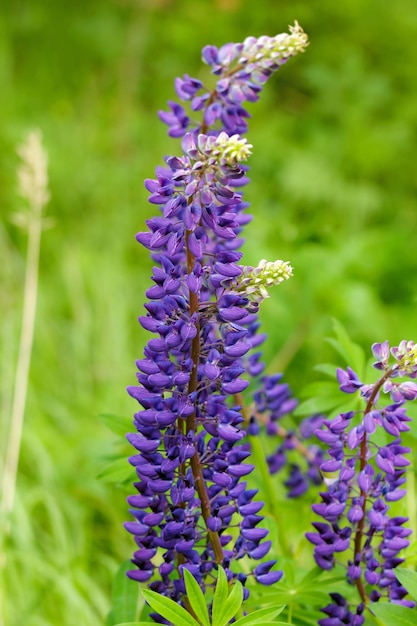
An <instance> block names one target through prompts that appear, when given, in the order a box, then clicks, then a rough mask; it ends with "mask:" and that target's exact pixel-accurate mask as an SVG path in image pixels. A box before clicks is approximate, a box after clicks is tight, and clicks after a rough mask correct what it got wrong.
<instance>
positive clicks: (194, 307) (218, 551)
mask: <svg viewBox="0 0 417 626" xmlns="http://www.w3.org/2000/svg"><path fill="white" fill-rule="evenodd" d="M189 235H190V232H189V231H187V232H186V248H187V270H188V273H189V274H191V272H192V271H193V268H194V262H195V259H194V256H193V255H192V253H191V252H190V250H189V247H188V237H189ZM198 306H199V302H198V295H197V293H195V292H192V291H190V317H192V316H193V315H196V316H197V321H196V329H197V333H196V336H195V337H194V339H193V340H192V344H191V359H192V361H193V366H192V370H191V375H190V380H189V383H188V395H190V394H192V393H194V392H195V391H196V390H197V382H198V379H197V374H198V362H199V359H200V324H199V321H198ZM196 431H197V420H196V412H195V410H194V411H193V412H192V414H191V415H189V416H188V417H187V422H186V432H187V433H189V432H194V433H196ZM190 466H191V470H192V472H193V477H194V483H195V488H196V490H197V493H198V497H199V498H200V502H201V512H202V515H203V519H204V521H205V523H206V527H207V520H208V518H209V517H210V515H211V509H210V500H209V497H208V493H207V489H206V484H205V482H204V477H203V469H202V466H201V462H200V457H199V455H198V452H197V450H196V451H195V454H194V456H192V457H191V459H190ZM207 532H208V536H209V539H210V543H211V545H212V548H213V552H214V556H215V559H216V563H222V562H223V559H224V555H223V548H222V545H221V542H220V537H219V534H218V533H217V532H214V531H212V530H210V529H209V528H208V527H207Z"/></svg>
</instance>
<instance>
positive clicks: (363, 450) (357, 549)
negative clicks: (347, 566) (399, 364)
mask: <svg viewBox="0 0 417 626" xmlns="http://www.w3.org/2000/svg"><path fill="white" fill-rule="evenodd" d="M391 374H392V368H391V369H389V370H387V371H386V372H385V374H384V375H383V376H381V378H380V379H379V380H378V382H377V383H376V384H375V386H374V388H373V390H372V393H371V395H370V396H369V399H368V402H367V404H366V408H365V411H364V416H365V415H367V414H368V413H369V412H370V411H372V409H373V407H374V403H375V400H376V398H377V397H378V393H379V391H380V389H381V387H382V386H383V384H384V383H385V381H386V380H388V378H389V377H390V376H391ZM367 455H368V437H367V433H366V431H365V433H364V435H363V438H362V441H361V447H360V456H359V469H360V471H361V472H362V470H364V469H365V467H366V460H367ZM360 496H361V498H362V517H361V519H360V520H359V522H358V526H357V529H356V533H355V539H354V558H356V556H357V555H360V553H361V550H362V539H363V535H364V528H365V520H366V504H367V497H366V491H364V490H363V489H361V492H360ZM355 585H356V588H357V590H358V592H359V595H360V597H361V600H362V602H363V603H364V604H366V603H367V600H368V597H367V595H366V591H365V587H364V585H363V582H362V579H361V578H356V579H355Z"/></svg>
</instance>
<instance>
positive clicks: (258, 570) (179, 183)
mask: <svg viewBox="0 0 417 626" xmlns="http://www.w3.org/2000/svg"><path fill="white" fill-rule="evenodd" d="M294 28H295V31H294V30H292V31H291V34H290V35H285V36H282V37H278V38H276V42H275V44H274V45H275V48H274V49H269V48H268V46H267V40H266V39H265V38H260V39H259V40H256V39H254V38H251V39H250V40H247V41H246V42H245V43H244V44H230V46H231V47H230V46H229V47H230V50H233V53H232V54H229V53H227V49H228V47H227V46H226V47H224V48H221V49H220V50H218V51H217V52H216V50H217V49H215V48H214V47H210V50H211V53H210V54H207V49H205V51H203V56H204V57H205V60H206V62H208V60H207V59H208V58H209V57H210V58H211V59H212V60H213V68H212V69H213V73H214V74H215V76H216V77H217V82H216V85H215V87H214V89H210V90H208V89H206V88H205V87H204V86H203V85H202V83H201V81H199V80H197V79H193V78H191V77H189V76H185V77H184V79H177V80H176V83H175V85H176V91H177V94H178V96H179V97H180V98H181V100H184V101H190V105H191V109H192V111H193V113H192V118H193V119H194V118H195V117H196V116H197V117H198V112H201V113H200V117H201V121H191V116H190V115H189V114H188V113H187V112H186V111H185V109H184V108H183V107H182V106H181V105H180V104H178V103H175V102H170V103H169V106H170V112H162V113H160V117H161V119H162V120H163V121H164V122H165V123H167V124H168V126H169V134H170V135H171V136H173V137H180V138H181V148H182V154H181V155H180V156H169V157H166V158H165V165H164V166H163V167H158V168H157V170H156V177H155V178H154V179H148V180H146V181H145V186H146V188H147V190H148V191H149V193H150V197H149V201H150V202H151V203H152V204H154V205H157V207H158V209H159V214H158V216H156V217H154V218H151V219H149V220H148V221H147V230H146V231H144V232H141V233H138V235H137V240H138V241H139V242H140V243H141V244H142V245H143V246H145V247H146V248H147V249H148V250H149V251H150V254H151V257H152V259H153V261H154V264H155V265H154V268H153V276H152V280H153V285H152V286H150V288H149V289H148V290H147V292H146V296H147V302H146V304H145V309H146V314H145V315H144V316H141V317H140V318H139V321H140V323H141V325H142V326H143V328H145V329H146V330H147V331H149V332H150V333H152V334H153V337H152V338H151V339H149V341H148V343H147V345H146V347H145V349H144V355H143V358H141V359H140V360H138V361H137V366H138V370H139V372H138V374H137V378H138V385H136V386H132V387H130V388H129V393H130V394H131V395H132V396H133V397H134V398H135V399H136V400H137V401H138V402H139V404H140V405H141V408H140V410H139V411H138V412H137V413H136V414H135V420H134V424H135V427H136V432H135V433H131V434H129V435H128V439H129V441H130V442H131V444H132V446H133V447H134V448H135V453H134V454H133V455H132V457H131V458H130V462H131V463H132V465H134V467H135V469H136V474H137V477H138V481H137V482H136V483H135V487H136V489H137V494H135V495H132V496H130V497H129V498H128V501H129V504H130V505H131V510H130V511H131V513H132V515H133V518H134V521H131V522H127V523H126V528H127V530H128V531H129V532H130V533H132V534H133V535H134V538H135V541H136V544H137V550H136V552H135V553H134V558H133V559H132V561H133V563H134V565H135V566H136V569H135V570H132V571H131V572H129V573H128V575H129V576H130V577H131V578H134V579H135V580H138V581H140V582H147V583H148V584H149V586H150V587H151V588H152V589H153V590H155V591H157V592H159V593H162V594H165V595H169V596H170V597H172V598H173V599H174V600H176V601H179V602H183V596H184V593H185V586H184V580H183V577H182V570H183V568H187V569H189V570H190V571H191V572H192V574H193V575H194V576H195V577H196V579H197V580H198V582H199V584H200V585H201V586H202V588H203V589H204V588H205V586H206V585H207V584H209V585H210V584H212V580H213V576H212V575H211V573H212V571H213V569H216V568H217V566H218V565H219V564H221V565H222V566H223V567H224V569H225V571H226V574H227V577H228V578H229V579H231V578H233V577H236V576H237V577H238V578H239V580H240V581H241V582H242V583H243V584H245V581H246V578H247V575H246V574H243V573H239V574H238V575H237V574H236V573H235V572H234V570H233V563H234V561H235V560H236V559H241V558H242V557H245V556H246V557H249V559H254V560H259V559H263V558H264V557H265V556H266V555H267V553H268V551H269V549H270V545H271V542H270V541H265V538H266V536H267V534H268V531H267V529H266V528H264V527H263V524H262V521H263V516H262V515H261V509H262V506H263V503H262V502H260V501H257V500H256V499H255V498H256V494H257V490H255V489H249V488H248V487H247V484H246V482H245V476H247V475H248V474H250V472H251V471H252V470H253V466H252V465H251V464H250V462H248V457H249V456H250V451H249V450H248V448H247V445H246V444H242V439H243V438H244V437H245V434H246V433H245V430H244V418H243V416H242V411H241V405H240V401H239V398H240V394H241V392H243V391H244V390H245V389H246V388H247V387H248V385H249V383H250V376H249V379H248V376H247V374H248V373H249V374H250V372H251V371H255V370H256V375H257V374H258V373H259V368H258V367H257V365H256V364H255V363H254V358H255V360H256V359H257V357H256V356H255V355H254V354H253V353H252V351H253V349H254V348H255V347H256V346H258V345H259V343H261V342H262V340H263V337H262V336H261V335H257V334H256V333H257V330H258V327H259V324H258V322H257V313H258V309H259V302H260V300H261V298H260V296H259V294H261V293H264V289H265V288H266V287H269V286H271V284H272V283H273V284H275V283H277V282H281V280H284V274H289V273H290V268H289V266H287V265H285V264H284V265H285V267H284V265H283V266H282V267H278V266H275V264H272V265H271V267H270V266H269V265H268V264H267V263H266V262H263V263H264V265H260V267H259V268H258V269H257V268H255V270H253V272H255V273H252V274H251V273H250V272H249V274H248V273H247V269H246V268H245V267H244V266H242V265H240V264H239V262H240V260H241V258H242V253H241V252H240V251H239V248H240V246H241V245H242V243H243V239H242V237H241V232H242V229H243V227H244V226H245V225H246V224H247V223H248V222H249V221H250V219H251V218H250V216H248V215H247V214H246V212H245V210H246V208H247V206H248V205H247V203H245V202H244V201H243V196H242V193H241V190H240V189H241V187H242V186H243V185H245V184H246V183H247V182H248V179H247V177H246V173H247V166H246V165H243V164H242V163H243V162H245V161H246V160H247V158H248V157H249V155H250V153H251V148H252V146H251V145H250V144H248V142H247V141H246V139H244V138H243V137H242V136H241V134H242V132H243V131H244V130H246V120H247V118H248V117H249V115H248V113H247V112H246V111H245V110H244V108H243V106H242V103H243V101H244V100H245V99H246V100H253V99H254V98H253V97H252V94H253V93H255V92H256V94H259V92H260V91H261V88H262V86H263V83H264V82H265V81H266V79H267V78H268V77H269V76H270V75H271V74H272V72H273V71H274V70H276V69H278V68H279V66H280V65H281V64H282V63H284V62H285V61H286V60H287V59H288V58H289V57H290V56H293V55H294V54H295V53H296V51H297V50H298V51H301V48H302V46H299V47H298V48H297V45H296V43H295V40H294V41H293V40H292V39H291V41H292V42H293V43H292V44H291V45H290V43H289V42H288V41H287V38H288V37H290V38H291V37H292V38H294V37H295V39H297V37H301V32H302V31H301V29H299V27H298V26H297V27H294ZM303 37H304V39H305V40H306V36H305V35H304V34H303ZM267 39H268V38H267ZM257 41H258V42H259V46H260V48H259V50H258V51H256V52H254V48H253V46H255V47H256V45H257V44H256V42H257ZM249 44H250V45H249ZM245 46H246V47H245ZM267 48H268V51H267ZM262 51H263V52H262ZM245 55H246V56H245ZM248 55H249V56H248ZM219 63H220V66H219V65H218V64H219ZM226 83H227V84H226ZM240 93H241V94H243V97H241V96H240V95H239V94H240ZM242 120H244V123H242ZM251 271H252V270H251ZM242 277H243V281H245V280H246V281H247V282H246V283H245V284H244V283H243V282H240V280H241V278H242ZM271 281H272V282H271ZM263 297H265V296H263ZM231 527H233V532H231V531H230V528H231ZM274 566H275V561H271V560H269V561H267V562H265V563H261V564H258V565H256V566H255V565H254V567H253V568H252V574H251V575H253V576H254V577H255V579H256V580H258V581H259V582H261V583H263V584H268V585H270V584H273V583H274V582H276V581H278V580H279V579H280V578H281V576H282V573H281V572H280V571H276V570H275V569H274ZM244 593H245V597H247V595H248V591H247V590H246V589H245V592H244Z"/></svg>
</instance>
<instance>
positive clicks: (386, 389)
mask: <svg viewBox="0 0 417 626" xmlns="http://www.w3.org/2000/svg"><path fill="white" fill-rule="evenodd" d="M372 351H373V354H374V356H375V357H376V358H377V359H378V361H377V362H376V363H375V364H374V366H375V368H376V369H377V370H380V371H381V376H380V378H379V380H378V381H377V382H376V383H372V384H370V385H364V384H363V383H361V382H360V380H359V377H358V376H357V374H356V373H355V372H354V371H353V370H352V369H351V368H347V370H346V371H344V370H338V372H337V378H338V381H339V383H340V389H341V390H342V391H344V392H345V393H354V392H355V391H357V390H359V389H360V391H361V395H362V397H363V399H364V402H365V403H366V406H365V408H364V409H363V410H362V411H360V412H357V413H353V412H350V413H341V414H340V415H338V416H336V417H335V418H333V419H332V420H324V421H323V424H322V426H321V428H319V429H318V430H317V431H316V435H317V437H318V438H319V440H320V441H322V442H323V443H325V444H327V445H328V451H327V454H328V457H329V458H328V460H326V461H324V462H323V463H322V465H321V470H322V471H323V472H329V471H331V472H333V474H332V478H331V480H325V483H326V484H327V491H323V492H322V493H321V494H320V496H321V500H322V501H321V503H320V504H314V505H313V507H312V508H313V511H314V512H315V513H316V514H317V515H319V516H320V517H321V518H322V519H323V520H324V521H323V522H315V523H314V524H313V526H314V528H315V530H316V532H309V533H307V535H306V537H307V539H308V540H309V541H310V542H311V543H312V544H313V545H314V558H315V560H316V563H317V565H318V566H319V567H321V568H322V569H324V570H331V569H332V568H333V567H334V565H335V563H336V558H337V555H338V553H342V554H344V555H345V554H346V556H344V557H343V562H347V566H346V567H347V580H348V582H349V583H350V584H352V585H355V586H356V588H357V590H358V593H359V597H360V604H359V605H358V606H357V607H356V611H355V610H353V609H352V608H351V607H350V606H349V605H348V603H347V601H346V600H345V599H344V598H343V597H342V596H340V595H339V594H331V596H332V599H333V603H332V604H329V605H328V606H327V607H326V608H325V609H323V611H324V612H325V613H326V614H327V616H328V617H326V618H324V619H322V620H320V621H319V624H320V625H321V626H332V625H333V624H341V623H343V624H344V623H346V624H362V623H363V615H362V613H363V607H364V606H366V604H367V603H369V602H371V603H372V602H378V601H379V600H380V599H381V598H386V599H387V600H388V601H390V602H396V603H399V604H403V605H404V606H414V603H413V602H412V601H411V600H409V599H407V598H406V597H405V596H406V595H407V592H406V590H405V589H404V587H402V585H401V584H400V583H399V582H398V580H397V579H396V577H395V568H396V567H398V566H399V565H401V564H402V563H403V562H404V558H403V557H402V556H401V552H402V551H403V550H404V549H405V548H407V547H408V545H409V540H408V536H409V535H410V533H411V530H410V529H407V528H405V527H404V524H405V523H406V522H407V521H408V518H406V517H391V516H390V503H391V502H395V501H397V500H400V499H401V498H402V497H404V495H405V494H406V489H404V488H403V487H404V484H405V468H406V467H407V465H408V464H409V460H408V458H407V456H406V455H407V454H409V452H410V448H408V447H406V446H404V445H403V444H402V441H401V436H402V433H404V432H407V431H408V430H409V425H408V423H409V422H410V419H411V418H410V417H409V416H408V415H407V414H406V407H405V403H406V402H407V401H409V400H414V399H415V398H416V397H417V393H415V387H414V385H415V383H413V382H411V381H407V380H401V379H402V378H404V377H406V376H407V377H411V378H414V377H415V372H416V371H417V365H416V361H417V350H416V348H415V344H414V343H413V342H409V341H408V342H401V344H400V345H399V346H397V347H394V348H392V349H391V350H390V349H389V344H388V342H383V343H381V344H374V346H373V347H372ZM390 355H392V356H393V357H394V363H392V362H391V358H390ZM364 390H365V391H364ZM381 395H382V399H384V396H385V397H386V396H387V395H388V396H390V399H391V402H392V403H391V404H390V403H388V404H387V403H386V402H382V400H381ZM381 430H382V431H385V440H386V443H381V442H382V441H384V438H381V436H378V438H377V437H375V435H377V434H378V433H379V431H381ZM349 555H350V556H349Z"/></svg>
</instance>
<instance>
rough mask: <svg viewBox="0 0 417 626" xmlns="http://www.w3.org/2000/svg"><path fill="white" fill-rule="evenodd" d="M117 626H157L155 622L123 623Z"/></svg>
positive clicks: (116, 625)
mask: <svg viewBox="0 0 417 626" xmlns="http://www.w3.org/2000/svg"><path fill="white" fill-rule="evenodd" d="M115 626H155V622H122V623H121V624H115Z"/></svg>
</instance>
